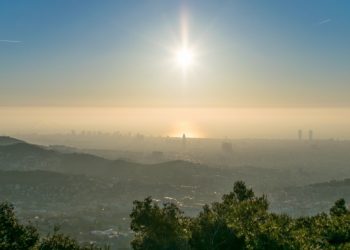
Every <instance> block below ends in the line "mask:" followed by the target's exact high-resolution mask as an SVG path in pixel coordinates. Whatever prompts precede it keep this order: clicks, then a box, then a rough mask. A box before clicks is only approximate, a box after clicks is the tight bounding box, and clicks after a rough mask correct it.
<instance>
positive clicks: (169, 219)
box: [130, 197, 188, 250]
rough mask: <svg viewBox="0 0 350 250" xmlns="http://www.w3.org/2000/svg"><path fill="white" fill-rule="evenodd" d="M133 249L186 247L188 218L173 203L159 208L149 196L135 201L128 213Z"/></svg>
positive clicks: (169, 249) (155, 249)
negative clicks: (130, 220) (132, 232)
mask: <svg viewBox="0 0 350 250" xmlns="http://www.w3.org/2000/svg"><path fill="white" fill-rule="evenodd" d="M130 217H131V218H132V222H131V229H132V230H133V231H134V232H135V239H134V240H133V241H132V242H131V245H132V247H133V248H134V249H138V250H139V249H150V250H151V249H152V250H157V249H162V250H163V249H164V250H175V249H188V245H187V242H188V233H187V227H188V226H187V224H188V219H187V218H185V217H184V216H183V213H182V212H181V211H180V210H179V208H178V207H177V206H176V205H174V204H170V203H167V204H164V206H163V207H162V208H160V207H159V206H158V205H157V204H156V203H154V202H153V201H152V199H151V198H150V197H148V198H146V199H145V200H144V201H135V202H134V208H133V211H132V213H131V215H130Z"/></svg>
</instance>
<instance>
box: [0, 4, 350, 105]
mask: <svg viewBox="0 0 350 250" xmlns="http://www.w3.org/2000/svg"><path fill="white" fill-rule="evenodd" d="M349 13H350V2H349V1H347V0H342V1H341V0H327V1H325V0H309V1H305V0H294V1H280V0H275V1H268V0H267V1H261V0H255V1H254V0H250V1H246V0H241V1H238V0H237V1H175V0H173V1H156V0H152V1H151V0H144V1H138V0H137V1H136V0H135V1H133V0H128V1H86V0H84V1H78V0H60V1H58V0H57V1H56V0H52V1H46V0H36V1H27V0H2V1H0V90H1V91H0V105H6V106H22V105H42V106H50V105H55V106H62V105H64V106H75V105H78V106H84V105H88V106H101V105H102V106H103V105H112V106H137V107H138V106H142V107H146V106H157V107H165V106H176V107H178V106H181V107H189V106H191V107H193V106H194V107H203V106H206V107H216V106H224V107H228V106H230V107H246V106H249V107H251V106H253V107H266V106H267V107H284V106H292V107H295V106H298V107H304V106H312V107H320V106H322V107H324V106H326V107H328V106H332V107H333V106H349V104H350V98H348V93H349V90H350V84H349V80H350V46H349V44H350V29H349V27H350V14H349ZM186 27H187V36H188V46H189V47H191V49H192V50H193V54H194V55H195V59H194V61H195V63H194V64H193V65H192V66H191V68H190V69H189V70H188V73H187V75H186V77H184V75H183V74H182V72H181V69H179V67H177V66H178V65H176V63H175V62H174V51H176V50H177V49H178V48H180V47H181V42H182V40H183V39H184V38H183V36H184V28H186Z"/></svg>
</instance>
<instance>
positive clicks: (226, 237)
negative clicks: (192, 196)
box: [189, 205, 245, 250]
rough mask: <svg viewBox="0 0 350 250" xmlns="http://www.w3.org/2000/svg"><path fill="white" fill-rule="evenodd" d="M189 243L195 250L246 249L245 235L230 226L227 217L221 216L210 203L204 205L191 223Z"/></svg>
mask: <svg viewBox="0 0 350 250" xmlns="http://www.w3.org/2000/svg"><path fill="white" fill-rule="evenodd" d="M191 232H192V234H191V238H190V240H189V244H190V246H191V249H194V250H230V249H237V250H240V249H244V247H245V242H244V238H243V237H239V236H237V234H236V232H235V231H234V230H233V229H232V228H230V227H228V225H227V223H226V220H225V218H222V217H220V216H219V215H218V214H217V213H215V212H214V211H213V210H211V209H210V207H209V206H208V205H206V206H204V207H203V212H201V213H200V214H199V216H198V218H195V219H194V220H193V222H192V225H191Z"/></svg>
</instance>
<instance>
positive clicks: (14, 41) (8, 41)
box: [0, 39, 22, 43]
mask: <svg viewBox="0 0 350 250" xmlns="http://www.w3.org/2000/svg"><path fill="white" fill-rule="evenodd" d="M21 42H22V41H17V40H6V39H3V40H1V39H0V43H21Z"/></svg>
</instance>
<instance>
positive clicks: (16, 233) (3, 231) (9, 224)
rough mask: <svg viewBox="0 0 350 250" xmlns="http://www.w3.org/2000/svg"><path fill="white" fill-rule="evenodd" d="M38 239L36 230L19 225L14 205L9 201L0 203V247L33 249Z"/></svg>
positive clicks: (3, 248) (11, 249)
mask: <svg viewBox="0 0 350 250" xmlns="http://www.w3.org/2000/svg"><path fill="white" fill-rule="evenodd" d="M38 240H39V234H38V232H37V230H36V229H35V228H34V227H33V226H31V225H27V226H23V225H21V224H20V223H19V222H18V220H17V218H16V217H15V213H14V207H13V205H10V204H9V203H1V204H0V249H1V250H28V249H33V248H34V246H35V245H36V243H37V242H38Z"/></svg>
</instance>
